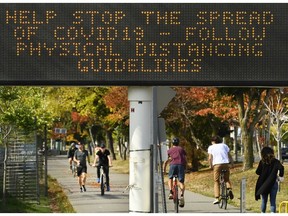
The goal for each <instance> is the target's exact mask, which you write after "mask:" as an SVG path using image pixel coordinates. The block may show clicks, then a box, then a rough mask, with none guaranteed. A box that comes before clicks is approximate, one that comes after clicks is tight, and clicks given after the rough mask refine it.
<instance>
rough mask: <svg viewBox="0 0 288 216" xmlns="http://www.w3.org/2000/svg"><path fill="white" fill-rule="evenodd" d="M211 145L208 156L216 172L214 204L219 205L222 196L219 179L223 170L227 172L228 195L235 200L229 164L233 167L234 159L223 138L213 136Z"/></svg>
mask: <svg viewBox="0 0 288 216" xmlns="http://www.w3.org/2000/svg"><path fill="white" fill-rule="evenodd" d="M211 143H212V145H210V146H209V147H208V154H209V158H208V161H209V164H210V167H211V169H213V172H214V195H215V200H214V202H213V204H218V203H219V196H220V185H219V177H220V174H221V170H227V172H225V175H224V180H225V182H226V185H227V189H228V194H229V196H230V199H233V198H234V195H233V192H232V185H231V182H230V179H229V176H230V167H229V163H230V162H231V165H232V166H233V159H232V157H231V154H230V153H229V151H230V149H229V147H228V146H227V145H226V144H225V143H223V142H222V138H221V137H219V136H213V137H212V138H211Z"/></svg>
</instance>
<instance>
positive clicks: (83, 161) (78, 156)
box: [74, 142, 90, 192]
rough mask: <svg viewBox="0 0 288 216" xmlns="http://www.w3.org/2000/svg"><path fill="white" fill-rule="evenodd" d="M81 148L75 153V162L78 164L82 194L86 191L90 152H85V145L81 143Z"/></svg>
mask: <svg viewBox="0 0 288 216" xmlns="http://www.w3.org/2000/svg"><path fill="white" fill-rule="evenodd" d="M78 146H79V148H78V149H77V150H76V151H75V153H74V161H75V162H76V163H77V176H78V183H79V186H80V192H83V190H84V191H86V187H85V183H86V177H87V161H88V163H89V165H90V157H89V154H88V151H87V150H85V147H84V143H82V142H79V144H78Z"/></svg>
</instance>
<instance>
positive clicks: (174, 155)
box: [163, 137, 187, 207]
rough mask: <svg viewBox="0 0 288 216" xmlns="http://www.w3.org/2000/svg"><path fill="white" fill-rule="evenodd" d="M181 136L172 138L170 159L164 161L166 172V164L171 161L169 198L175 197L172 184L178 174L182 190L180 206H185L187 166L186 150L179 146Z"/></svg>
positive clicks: (169, 152) (169, 151)
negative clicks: (174, 176)
mask: <svg viewBox="0 0 288 216" xmlns="http://www.w3.org/2000/svg"><path fill="white" fill-rule="evenodd" d="M179 143H180V141H179V138H177V137H175V138H173V139H172V147H171V148H170V149H169V150H168V151H167V154H168V160H166V161H165V162H164V165H163V166H164V167H163V171H164V173H166V166H167V164H168V163H170V168H169V174H168V175H169V181H168V187H169V190H170V193H169V197H168V198H169V199H173V192H172V184H173V175H177V176H178V180H179V186H180V190H181V195H180V199H179V206H180V207H184V204H185V202H184V191H185V184H184V180H185V168H186V163H187V160H186V152H185V150H184V149H183V148H182V147H180V146H179Z"/></svg>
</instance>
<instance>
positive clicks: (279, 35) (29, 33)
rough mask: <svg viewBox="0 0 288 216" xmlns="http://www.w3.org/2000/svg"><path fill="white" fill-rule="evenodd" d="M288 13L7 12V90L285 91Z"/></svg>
mask: <svg viewBox="0 0 288 216" xmlns="http://www.w3.org/2000/svg"><path fill="white" fill-rule="evenodd" d="M287 16H288V4H283V3H277V4H274V3H247V4H246V3H237V4H236V3H231V4H228V3H203V4H202V3H167V4H163V3H159V4H158V3H157V4H151V3H149V4H148V3H139V4H137V3H121V4H118V3H84V4H83V3H81V4H80V3H59V4H58V3H23V4H22V3H2V4H0V37H1V38H0V46H1V49H0V50H1V51H0V52H1V58H0V70H1V73H0V84H2V85H3V84H24V85H25V84H29V85H38V84H40V85H43V84H56V85H57V84H59V85H192V86H197V85H214V86H221V85H224V86H235V85H242V86H248V85H287V82H288V71H287V69H288V58H287V54H288V53H287V51H288V39H287V38H288V34H287V32H288V30H287V26H288V17H287Z"/></svg>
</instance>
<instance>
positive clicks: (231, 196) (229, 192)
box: [228, 190, 234, 200]
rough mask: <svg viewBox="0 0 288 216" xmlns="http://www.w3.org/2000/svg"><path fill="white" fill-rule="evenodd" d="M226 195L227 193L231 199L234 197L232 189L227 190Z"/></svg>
mask: <svg viewBox="0 0 288 216" xmlns="http://www.w3.org/2000/svg"><path fill="white" fill-rule="evenodd" d="M228 195H229V197H230V199H231V200H232V199H233V198H234V194H233V192H232V190H229V191H228Z"/></svg>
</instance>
